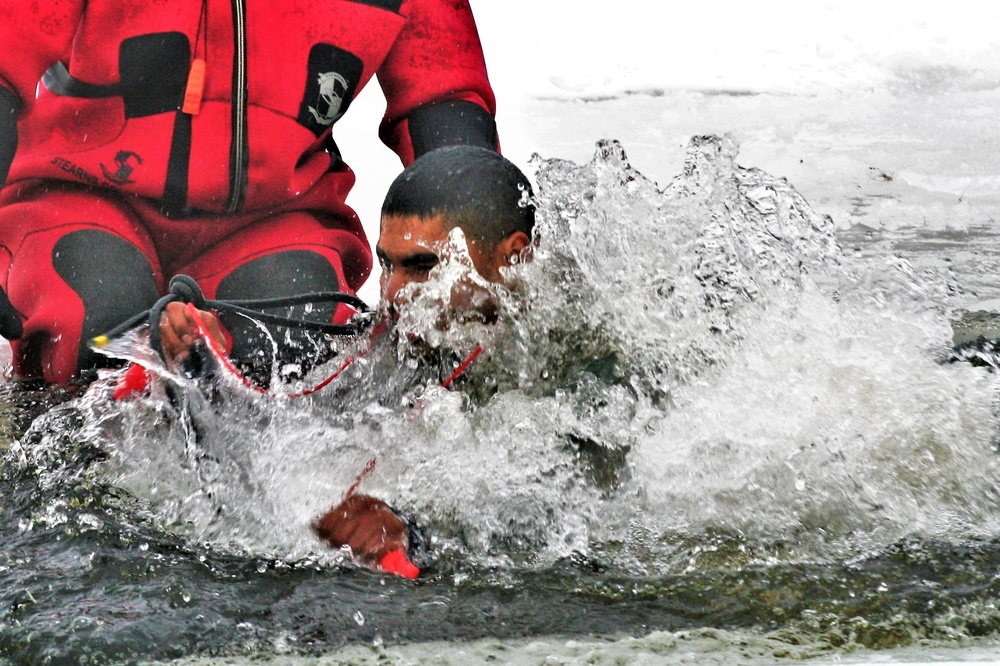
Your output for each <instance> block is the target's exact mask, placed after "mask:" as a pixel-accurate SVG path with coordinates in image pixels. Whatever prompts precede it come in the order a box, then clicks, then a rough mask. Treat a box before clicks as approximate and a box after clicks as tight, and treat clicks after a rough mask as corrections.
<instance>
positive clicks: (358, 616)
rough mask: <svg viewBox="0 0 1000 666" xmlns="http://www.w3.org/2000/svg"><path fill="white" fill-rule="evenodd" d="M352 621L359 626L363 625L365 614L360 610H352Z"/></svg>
mask: <svg viewBox="0 0 1000 666" xmlns="http://www.w3.org/2000/svg"><path fill="white" fill-rule="evenodd" d="M354 621H355V622H357V623H358V626H359V627H363V626H365V616H364V615H362V614H361V611H354Z"/></svg>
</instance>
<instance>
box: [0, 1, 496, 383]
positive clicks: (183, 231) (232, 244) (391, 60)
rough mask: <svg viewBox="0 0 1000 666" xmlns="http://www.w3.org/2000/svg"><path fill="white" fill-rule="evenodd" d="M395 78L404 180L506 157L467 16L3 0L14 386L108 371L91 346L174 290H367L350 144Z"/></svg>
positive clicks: (261, 294)
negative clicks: (491, 156) (449, 153)
mask: <svg viewBox="0 0 1000 666" xmlns="http://www.w3.org/2000/svg"><path fill="white" fill-rule="evenodd" d="M376 74H377V75H378V80H379V83H380V85H381V87H382V89H383V91H384V93H385V96H386V99H387V102H388V105H387V109H386V112H385V116H384V118H383V121H382V124H381V126H380V131H379V134H380V137H381V139H382V140H383V141H384V142H385V143H386V144H387V145H388V146H389V147H391V148H392V149H393V150H394V151H395V152H396V153H397V154H398V155H399V157H400V159H401V161H402V163H403V164H404V165H406V164H409V163H410V162H412V161H413V160H414V159H415V158H416V157H419V156H420V155H422V154H424V153H427V152H428V151H431V150H433V149H434V148H438V147H441V146H447V145H455V144H460V145H472V146H480V147H484V148H489V149H491V150H497V148H498V144H497V136H496V125H495V122H494V118H493V116H494V113H495V99H494V96H493V92H492V90H491V88H490V84H489V81H488V78H487V74H486V67H485V63H484V59H483V54H482V49H481V45H480V42H479V37H478V34H477V31H476V27H475V23H474V20H473V16H472V12H471V9H470V7H469V5H468V1H467V0H285V1H283V2H277V0H227V1H225V2H223V1H222V0H176V1H174V2H152V1H150V0H89V1H88V2H84V0H47V2H44V3H41V2H24V0H0V184H3V189H2V191H0V288H2V290H3V291H2V292H0V335H3V337H5V338H7V339H8V340H10V341H11V346H12V349H13V364H14V372H15V375H16V376H18V377H42V378H44V379H45V380H46V381H48V382H60V383H61V382H66V381H68V380H70V379H72V378H73V377H74V376H76V375H77V374H78V373H79V372H80V370H82V369H85V368H89V367H93V366H95V365H97V364H98V363H99V362H100V357H99V356H97V355H95V353H94V352H93V351H92V350H91V349H90V347H89V341H90V340H91V338H92V337H94V336H96V335H99V334H101V333H103V332H104V331H107V330H109V329H111V328H113V327H114V326H115V325H117V324H119V323H121V322H122V321H124V320H125V319H127V318H128V317H130V316H132V315H133V314H135V313H137V312H141V311H142V310H145V309H147V308H149V307H150V305H152V304H153V302H154V301H155V300H156V299H157V298H158V297H159V296H160V295H162V294H163V293H164V290H165V288H166V283H167V282H168V281H169V279H170V277H171V276H173V275H175V274H186V275H189V276H191V277H193V278H194V279H195V280H196V281H197V282H198V283H199V284H200V286H201V288H202V290H203V291H204V294H205V296H206V297H208V298H211V299H226V300H232V299H241V298H267V297H278V296H289V295H294V294H300V293H307V292H320V291H345V292H350V293H353V292H354V291H356V290H357V288H358V287H360V285H361V284H362V283H363V282H364V280H365V279H366V277H367V276H368V274H369V272H370V270H371V249H370V248H369V246H368V242H367V240H366V238H365V235H364V232H363V230H362V227H361V224H360V223H359V221H358V218H357V216H356V215H355V213H354V211H352V210H351V209H350V208H349V207H348V206H347V205H346V204H345V199H346V197H347V193H348V191H349V190H350V188H351V187H352V185H353V184H354V174H353V173H352V172H351V170H350V169H349V168H348V166H347V165H346V164H345V163H344V162H343V161H342V159H341V157H340V154H339V152H338V150H337V146H336V144H335V143H334V141H333V138H332V136H331V127H332V126H333V124H334V123H335V122H336V121H337V120H338V119H339V118H340V117H341V116H343V114H344V113H345V112H346V111H347V110H348V107H349V106H350V104H351V100H352V99H354V97H355V96H356V95H357V93H358V92H359V91H360V90H361V88H362V87H363V86H364V85H365V84H366V83H367V82H368V81H369V80H370V79H371V78H372V76H373V75H376ZM341 307H343V306H341ZM298 312H299V314H300V315H301V316H307V317H314V318H321V319H323V320H325V321H331V320H334V319H337V320H342V319H343V318H344V316H345V314H347V313H345V312H343V311H340V310H338V311H336V312H334V308H333V306H330V307H325V306H324V307H317V308H314V309H313V310H312V311H311V312H308V313H307V312H306V310H305V309H300V310H299V311H298ZM287 313H288V312H287V310H286V311H285V314H287ZM222 324H223V326H224V329H225V332H226V334H227V335H228V337H229V338H230V340H229V342H230V343H231V348H232V355H233V357H234V359H235V360H237V361H239V362H242V363H243V364H244V365H245V366H248V367H253V366H255V365H256V364H257V363H260V364H263V365H264V366H269V364H270V361H271V346H270V343H267V344H261V342H262V339H261V338H262V337H263V335H264V334H263V333H261V332H260V331H259V329H258V328H257V326H256V325H255V324H253V323H251V322H247V321H246V320H243V319H242V318H240V317H235V318H229V319H226V318H225V316H224V317H223V321H222ZM272 335H273V336H274V338H275V339H276V340H278V341H279V342H282V341H285V340H286V339H287V338H289V337H293V338H294V336H295V335H296V334H295V332H291V331H288V330H287V329H282V328H277V329H276V330H274V331H272ZM294 347H295V344H294V341H293V344H291V345H289V348H290V349H292V351H289V352H288V354H289V355H290V357H292V358H294V357H295V352H294ZM305 351H306V353H307V354H308V353H314V351H315V350H305ZM255 354H256V355H259V358H257V357H255ZM265 355H266V358H264V356H265ZM279 358H281V357H280V356H279Z"/></svg>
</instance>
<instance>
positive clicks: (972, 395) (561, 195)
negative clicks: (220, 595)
mask: <svg viewBox="0 0 1000 666" xmlns="http://www.w3.org/2000/svg"><path fill="white" fill-rule="evenodd" d="M736 155H737V147H736V145H735V142H734V141H733V140H732V139H731V138H728V137H725V138H717V137H698V138H695V139H694V140H692V143H691V146H690V148H689V151H688V157H687V160H686V162H685V165H684V168H683V171H682V173H681V174H680V175H678V176H677V177H676V178H675V179H674V180H673V181H671V182H670V183H669V184H668V185H667V186H666V187H665V188H663V189H660V188H658V187H657V186H656V185H655V184H653V183H652V182H650V181H648V180H646V179H645V178H644V177H643V176H642V175H641V174H639V173H638V172H636V171H635V170H634V169H633V168H632V167H631V166H630V165H629V164H628V161H627V159H626V156H625V154H624V150H623V149H622V147H621V146H620V145H618V144H617V143H615V142H602V143H600V144H599V145H598V148H597V152H596V154H595V156H594V159H593V160H592V161H591V162H590V163H589V164H585V165H577V164H573V163H569V162H565V161H560V160H544V159H542V158H536V160H535V162H534V165H535V167H536V169H537V174H536V178H537V182H538V184H539V188H538V189H539V192H538V195H537V201H536V204H537V206H538V214H539V228H538V232H537V240H538V244H537V247H536V249H535V252H534V257H533V260H532V261H530V262H526V263H524V264H521V265H517V266H515V267H513V268H512V274H511V275H510V277H511V279H512V280H515V281H516V282H517V283H518V285H519V287H518V288H517V289H516V290H514V291H512V292H507V291H506V290H502V289H493V292H492V294H491V296H490V298H492V299H494V300H495V301H496V303H497V304H498V307H499V322H498V323H497V324H495V325H484V324H482V323H480V322H475V321H472V322H468V321H466V322H463V323H457V324H456V323H455V322H454V320H451V325H450V326H449V327H446V328H445V329H443V330H442V329H441V328H440V326H439V324H440V322H441V321H442V317H443V315H445V314H447V313H446V310H447V306H446V303H447V301H448V298H446V295H450V294H451V293H452V290H453V289H454V288H455V286H456V285H457V284H459V283H461V282H462V281H463V280H469V279H470V266H471V265H470V264H469V262H468V260H467V256H466V255H464V253H463V248H464V245H463V239H462V238H461V237H460V235H459V236H456V237H453V238H452V239H451V245H452V247H451V249H450V250H449V251H447V252H446V261H445V262H444V263H443V265H442V267H441V268H440V269H438V270H437V271H436V274H435V275H434V276H433V277H432V280H431V281H429V282H428V283H426V284H424V285H421V286H420V287H419V288H418V289H415V290H414V293H412V294H411V300H412V304H411V309H410V310H409V311H408V312H404V315H403V318H402V320H401V328H402V329H403V330H404V331H405V333H406V335H401V336H399V337H398V338H396V339H394V340H388V339H383V340H382V341H381V342H377V343H376V344H375V346H374V348H373V349H372V350H371V351H370V352H369V354H368V355H367V356H364V357H363V358H362V359H360V360H359V361H357V362H356V363H355V364H354V365H352V366H351V368H350V369H349V370H348V372H347V373H345V375H344V376H343V377H341V378H340V379H338V381H337V384H336V385H335V386H334V387H332V388H331V389H330V390H329V391H328V392H321V393H319V394H317V395H316V396H315V397H312V398H308V399H303V400H299V401H295V400H286V399H275V398H262V397H255V396H250V395H246V396H242V394H240V393H239V392H238V391H237V392H236V394H237V395H235V396H234V397H232V398H230V399H228V400H226V401H225V403H224V406H223V407H221V408H214V409H215V411H216V412H218V413H217V414H214V415H213V414H212V410H211V409H210V410H209V413H208V415H207V416H208V420H209V422H210V423H211V427H210V432H209V433H208V435H205V434H204V433H202V436H201V437H200V438H199V437H196V436H195V434H194V432H193V431H192V429H191V428H190V427H187V426H185V423H184V422H183V420H179V419H178V418H177V414H176V412H175V410H173V408H171V407H169V405H168V403H167V402H166V401H165V400H164V399H163V397H162V396H161V395H157V396H153V398H152V399H149V400H141V401H136V402H124V403H119V404H117V405H112V406H109V403H108V401H107V390H108V389H107V383H106V382H104V383H101V382H99V383H98V384H96V385H95V386H94V387H93V388H92V389H91V391H90V393H89V395H88V396H87V397H86V398H84V399H83V400H81V401H79V402H78V403H77V404H76V405H74V406H73V409H82V410H83V413H84V426H83V427H82V428H81V429H80V431H79V432H78V433H77V434H78V435H79V436H80V438H81V439H82V440H84V441H88V442H90V443H92V444H94V445H96V446H97V447H99V448H100V449H102V450H104V451H105V452H107V453H108V454H109V455H110V457H109V458H108V460H106V461H104V462H102V463H101V464H100V465H98V466H97V467H96V469H97V471H98V473H99V477H100V479H101V480H102V481H103V482H107V483H110V484H112V485H114V486H117V487H121V488H124V489H126V490H128V491H129V492H130V493H132V494H133V495H135V496H136V497H137V498H139V499H140V500H141V501H142V502H144V503H146V504H147V505H148V506H149V507H150V508H151V510H152V511H153V512H154V513H155V515H157V516H158V518H159V520H160V521H161V523H162V524H163V526H164V527H166V528H167V529H169V530H173V531H176V532H178V533H179V534H182V535H184V537H185V538H187V539H189V540H191V541H192V542H194V543H209V544H212V545H213V546H215V547H219V548H223V549H232V550H235V551H238V552H248V553H250V554H254V555H266V556H273V557H279V558H282V559H286V560H297V559H301V558H319V559H320V560H323V561H332V560H335V559H337V558H338V557H339V555H338V554H336V553H331V552H329V551H328V550H326V549H325V548H324V547H323V546H322V545H321V544H319V543H318V542H316V540H315V538H314V537H313V536H312V533H311V531H310V529H309V524H310V521H311V520H312V519H313V518H315V517H316V516H317V515H318V514H319V513H321V512H322V511H323V510H324V509H326V508H328V507H329V506H330V505H332V504H334V503H336V502H337V501H338V500H339V498H340V497H341V496H342V494H343V492H344V491H345V489H346V488H347V487H348V486H350V484H351V483H352V482H353V480H354V478H355V477H356V475H357V474H358V473H359V472H360V470H361V469H362V468H363V467H364V465H365V463H366V462H367V461H368V460H369V459H370V458H372V457H376V458H377V460H378V464H377V466H376V468H375V471H374V472H373V474H372V475H371V476H370V477H369V478H368V479H367V480H366V481H365V482H364V484H363V485H362V488H361V491H362V492H366V493H370V494H373V495H376V496H379V497H382V498H384V499H386V500H388V501H390V502H391V503H393V504H395V505H397V506H399V507H401V508H405V509H407V510H410V511H413V512H415V513H416V515H417V517H418V520H419V522H420V523H421V524H423V525H425V526H426V527H427V528H428V530H429V532H430V533H431V534H432V535H433V536H434V540H435V544H436V547H435V550H436V552H437V553H438V556H439V564H440V566H442V567H444V568H445V569H449V568H452V567H456V566H457V567H463V566H465V564H466V563H473V564H487V563H489V564H494V565H500V566H501V567H512V566H517V567H523V566H547V565H550V564H552V563H553V562H555V561H557V560H559V559H560V558H565V557H579V556H581V555H582V556H585V557H590V558H596V559H597V560H600V561H606V562H611V563H613V564H614V565H616V566H618V567H621V568H623V569H625V570H629V571H634V572H636V573H641V574H645V573H661V574H662V573H670V572H680V571H689V570H692V569H694V570H697V569H699V568H703V567H706V568H710V567H717V566H719V565H722V566H725V567H735V566H738V565H742V564H746V563H748V562H776V561H799V560H803V559H805V560H820V561H824V560H834V559H842V558H845V557H853V556H857V555H862V554H864V553H866V552H868V551H870V550H872V549H878V548H880V547H883V546H886V545H888V544H890V543H892V542H894V541H895V540H897V539H900V538H901V537H904V536H907V535H918V536H927V537H943V538H956V539H970V538H978V537H984V536H994V535H996V534H997V533H998V525H997V519H996V518H997V516H996V511H995V508H994V507H995V505H996V500H997V490H996V487H997V483H998V481H1000V465H998V462H997V456H996V450H995V446H994V444H993V437H994V430H995V427H994V425H993V424H994V422H995V414H994V403H995V392H996V383H995V380H994V379H993V376H992V375H990V374H989V373H987V372H985V371H983V370H981V369H976V368H972V367H970V366H967V365H964V364H960V365H947V364H941V363H940V362H939V360H940V358H941V357H942V354H943V351H944V350H946V349H947V348H948V345H949V336H950V328H949V315H950V314H951V309H952V303H951V301H952V296H953V293H952V290H953V285H951V283H950V282H949V279H948V276H947V275H937V274H928V275H918V274H917V273H916V272H915V271H914V270H913V268H912V267H911V266H910V265H909V264H907V263H906V262H905V261H903V260H900V259H894V260H890V261H888V262H885V263H882V262H878V263H872V262H871V261H870V260H862V259H860V258H855V257H850V256H845V255H844V254H843V253H842V252H841V250H840V248H839V247H838V246H837V243H836V240H835V236H834V233H833V225H832V222H831V221H830V220H829V219H828V218H825V217H823V216H820V215H818V214H816V213H815V212H814V211H813V210H812V209H811V208H810V207H809V205H808V204H807V202H805V201H804V200H803V199H802V198H801V197H800V196H799V195H798V194H797V193H796V192H795V190H794V189H793V188H792V187H791V186H790V185H789V184H788V183H787V182H784V181H782V180H780V179H776V178H774V177H772V176H770V175H768V174H766V173H764V172H762V171H760V170H757V169H745V168H742V167H740V166H738V165H737V162H736ZM480 286H481V287H483V288H484V289H488V288H489V287H488V285H480ZM417 338H418V339H419V340H420V343H419V344H413V342H412V341H413V340H414V339H417ZM477 343H485V344H486V352H485V353H484V354H483V356H482V357H480V359H479V360H477V361H476V362H475V363H474V364H473V365H472V366H471V367H470V369H469V370H468V372H467V373H466V375H465V376H464V377H463V379H462V380H461V382H460V385H459V387H458V390H444V389H442V388H440V386H439V384H440V382H441V380H442V378H443V377H445V376H447V374H449V373H450V371H451V370H452V369H453V368H454V367H455V366H456V365H457V364H458V361H460V360H461V359H462V358H464V357H465V356H466V355H467V354H468V352H469V351H470V350H471V349H472V348H473V347H474V346H475V344H477ZM428 359H430V360H428ZM240 396H242V397H240ZM220 410H221V411H220ZM39 427H41V428H44V425H41V426H39Z"/></svg>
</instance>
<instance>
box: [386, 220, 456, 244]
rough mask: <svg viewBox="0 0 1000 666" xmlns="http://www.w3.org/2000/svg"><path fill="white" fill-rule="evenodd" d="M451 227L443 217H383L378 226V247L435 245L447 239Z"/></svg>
mask: <svg viewBox="0 0 1000 666" xmlns="http://www.w3.org/2000/svg"><path fill="white" fill-rule="evenodd" d="M452 226H453V225H450V224H448V223H447V221H446V220H445V218H444V216H443V215H436V216H434V217H421V216H419V215H385V216H383V217H382V222H381V225H380V231H379V240H378V245H379V247H382V248H387V247H390V246H392V247H397V246H399V247H402V246H410V245H413V246H417V245H421V246H423V245H428V244H430V243H437V242H440V241H443V240H445V239H447V238H448V232H449V231H451V228H452Z"/></svg>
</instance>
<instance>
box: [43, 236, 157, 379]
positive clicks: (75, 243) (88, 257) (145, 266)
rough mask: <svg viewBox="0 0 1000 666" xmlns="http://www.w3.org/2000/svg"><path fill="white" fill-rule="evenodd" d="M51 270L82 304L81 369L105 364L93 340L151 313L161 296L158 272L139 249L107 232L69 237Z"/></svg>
mask: <svg viewBox="0 0 1000 666" xmlns="http://www.w3.org/2000/svg"><path fill="white" fill-rule="evenodd" d="M52 266H53V268H55V271H56V273H57V274H58V275H59V277H61V278H62V279H63V280H64V281H65V282H66V284H68V285H69V286H70V288H71V289H72V290H73V291H75V292H76V294H77V296H79V297H80V300H81V301H83V307H84V317H83V326H82V331H81V336H80V351H79V355H78V357H77V369H82V368H88V367H93V366H95V365H97V364H98V361H100V360H101V359H103V358H104V357H101V356H98V355H97V354H95V353H94V352H93V351H92V350H91V349H90V340H91V338H93V337H94V336H97V335H101V334H103V333H104V332H105V331H108V330H110V329H112V328H114V327H115V326H117V325H118V324H120V323H121V322H122V321H124V320H126V319H128V318H129V317H131V316H132V315H134V314H135V313H136V312H141V311H142V310H145V309H147V308H149V306H151V305H152V304H153V303H154V302H156V299H157V298H158V296H159V294H158V292H157V288H156V277H155V275H154V273H153V268H152V266H150V265H149V261H148V260H147V259H146V257H145V256H143V254H142V252H140V251H139V248H137V247H135V246H134V245H132V244H131V243H129V242H128V241H125V240H123V239H121V238H119V237H117V236H114V235H112V234H109V233H107V232H105V231H99V230H96V229H85V230H82V231H74V232H71V233H69V234H66V235H65V236H63V237H62V238H60V239H59V241H58V242H57V243H56V245H55V247H54V248H53V250H52Z"/></svg>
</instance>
